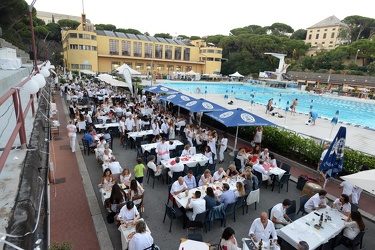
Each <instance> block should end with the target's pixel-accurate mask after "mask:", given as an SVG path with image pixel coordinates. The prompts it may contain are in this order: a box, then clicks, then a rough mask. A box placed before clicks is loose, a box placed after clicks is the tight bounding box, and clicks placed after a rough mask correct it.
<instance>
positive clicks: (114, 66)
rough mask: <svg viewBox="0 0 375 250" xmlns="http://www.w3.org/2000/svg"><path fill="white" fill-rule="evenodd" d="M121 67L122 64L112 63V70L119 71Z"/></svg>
mask: <svg viewBox="0 0 375 250" xmlns="http://www.w3.org/2000/svg"><path fill="white" fill-rule="evenodd" d="M119 66H120V62H113V61H112V62H111V70H114V69H117V68H118V67H119Z"/></svg>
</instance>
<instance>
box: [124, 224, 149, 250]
mask: <svg viewBox="0 0 375 250" xmlns="http://www.w3.org/2000/svg"><path fill="white" fill-rule="evenodd" d="M135 232H136V234H134V235H133V237H132V238H131V240H130V242H129V250H143V249H147V248H148V247H150V246H151V245H152V244H154V239H153V238H152V236H151V234H150V232H148V231H147V228H146V223H145V222H144V221H142V220H140V221H138V222H137V224H136V225H135Z"/></svg>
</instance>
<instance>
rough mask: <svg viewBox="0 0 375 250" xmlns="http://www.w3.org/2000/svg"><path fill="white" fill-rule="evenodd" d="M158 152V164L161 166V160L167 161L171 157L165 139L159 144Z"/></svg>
mask: <svg viewBox="0 0 375 250" xmlns="http://www.w3.org/2000/svg"><path fill="white" fill-rule="evenodd" d="M156 152H157V154H158V158H157V164H160V161H161V160H167V159H169V158H170V156H169V145H168V143H167V141H166V139H165V137H163V138H162V139H161V142H159V143H158V145H157V146H156Z"/></svg>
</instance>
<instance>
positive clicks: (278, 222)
mask: <svg viewBox="0 0 375 250" xmlns="http://www.w3.org/2000/svg"><path fill="white" fill-rule="evenodd" d="M291 205H292V202H291V201H290V200H289V199H285V200H284V201H283V202H282V203H279V204H276V205H275V206H274V207H273V208H272V210H271V215H270V218H271V221H272V222H273V224H274V225H275V228H276V229H280V228H282V227H284V226H286V225H287V224H289V222H292V220H291V219H290V218H289V216H288V215H287V214H286V209H287V208H288V207H290V206H291Z"/></svg>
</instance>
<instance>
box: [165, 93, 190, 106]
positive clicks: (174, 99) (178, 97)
mask: <svg viewBox="0 0 375 250" xmlns="http://www.w3.org/2000/svg"><path fill="white" fill-rule="evenodd" d="M160 100H163V101H167V102H171V103H173V104H176V105H178V104H181V103H186V102H190V101H194V100H195V99H194V98H193V97H191V96H188V95H184V94H181V93H177V94H171V95H167V96H161V97H160Z"/></svg>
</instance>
